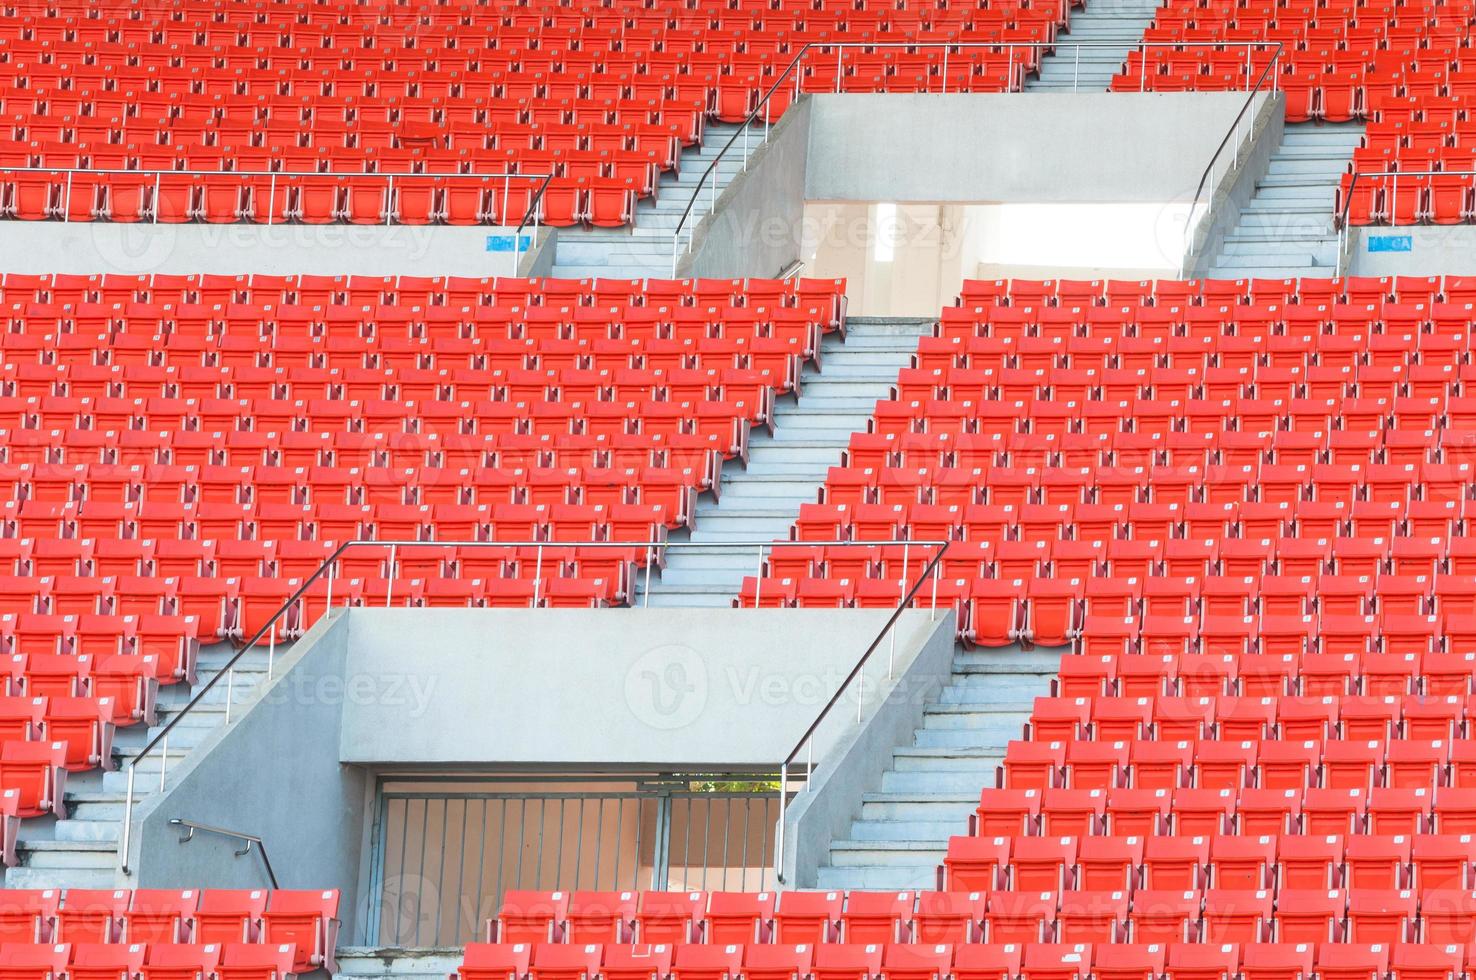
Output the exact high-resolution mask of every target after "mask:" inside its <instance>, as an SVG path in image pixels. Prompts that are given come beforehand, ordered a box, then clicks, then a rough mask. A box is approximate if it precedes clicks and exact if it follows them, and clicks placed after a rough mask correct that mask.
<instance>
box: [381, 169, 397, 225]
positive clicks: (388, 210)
mask: <svg viewBox="0 0 1476 980" xmlns="http://www.w3.org/2000/svg"><path fill="white" fill-rule="evenodd" d="M394 213H395V175H394V174H390V175H389V176H388V177H386V178H385V184H384V226H385V227H386V228H388V227H389V226H390V225H391V224H393V223H394V220H393V215H394Z"/></svg>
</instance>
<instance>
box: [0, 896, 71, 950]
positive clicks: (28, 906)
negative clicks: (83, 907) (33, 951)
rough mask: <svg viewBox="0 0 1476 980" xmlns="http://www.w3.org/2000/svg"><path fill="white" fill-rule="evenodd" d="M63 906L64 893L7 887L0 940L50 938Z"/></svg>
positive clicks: (17, 941) (1, 903)
mask: <svg viewBox="0 0 1476 980" xmlns="http://www.w3.org/2000/svg"><path fill="white" fill-rule="evenodd" d="M60 906H61V892H60V891H57V890H55V889H46V890H20V889H11V890H7V891H6V892H5V894H4V895H0V941H3V942H4V943H7V944H10V943H14V944H28V943H40V942H43V941H48V940H49V939H50V937H51V930H52V927H53V926H54V924H55V921H56V914H57V910H58V909H59V908H60Z"/></svg>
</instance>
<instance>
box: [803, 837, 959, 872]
mask: <svg viewBox="0 0 1476 980" xmlns="http://www.w3.org/2000/svg"><path fill="white" fill-rule="evenodd" d="M946 852H947V847H946V846H944V847H939V846H938V845H937V843H936V842H934V841H931V840H921V841H908V840H899V841H883V840H877V841H857V840H845V841H832V842H831V844H830V863H831V864H832V865H833V866H835V867H841V868H844V867H858V868H869V867H896V866H900V867H913V868H916V867H935V868H936V867H937V866H938V865H939V864H941V863H942V861H943V855H944V854H945V853H946Z"/></svg>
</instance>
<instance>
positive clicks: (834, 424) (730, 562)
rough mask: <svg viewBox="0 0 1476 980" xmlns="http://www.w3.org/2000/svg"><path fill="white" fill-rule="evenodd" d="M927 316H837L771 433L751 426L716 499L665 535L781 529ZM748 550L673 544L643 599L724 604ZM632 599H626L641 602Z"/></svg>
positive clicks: (903, 360)
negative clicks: (744, 461) (841, 319)
mask: <svg viewBox="0 0 1476 980" xmlns="http://www.w3.org/2000/svg"><path fill="white" fill-rule="evenodd" d="M933 322H934V321H933V320H931V319H895V318H890V319H872V318H861V317H852V318H850V319H849V320H847V321H846V338H845V341H844V342H842V341H841V338H840V336H839V334H835V333H832V334H830V335H828V336H827V337H826V338H825V339H824V341H823V342H822V343H821V356H820V368H819V371H818V373H817V372H816V370H815V369H814V367H813V366H811V367H810V368H809V369H807V371H806V373H805V376H804V379H803V383H802V385H801V391H800V396H799V398H797V399H796V398H793V397H786V398H783V399H780V400H779V401H778V403H777V405H776V406H775V410H774V414H775V417H776V426H775V431H774V434H773V435H772V436H771V435H769V434H768V433H767V432H765V431H762V430H758V429H755V430H754V431H753V434H752V437H751V441H750V443H749V461H748V468H747V470H744V469H743V468H742V466H741V464H739V463H737V462H733V461H730V462H729V463H728V464H727V465H726V466H725V467H724V468H723V475H722V480H723V483H722V493H721V495H720V497H719V499H718V500H713V499H712V498H711V497H710V496H704V497H703V499H702V501H701V502H700V503H699V505H698V508H697V521H696V529H695V530H694V531H692V532H691V534H690V535H686V534H682V533H680V532H678V533H674V534H673V535H672V540H673V541H691V542H694V543H719V542H723V541H773V540H775V539H779V540H783V539H787V538H788V537H789V528H790V526H791V525H792V524H793V523H794V519H795V517H796V516H797V515H798V513H799V507H800V504H804V503H810V502H813V501H814V500H816V499H817V497H816V495H817V493H818V490H819V487H820V485H821V484H822V483H824V482H825V474H826V470H828V469H829V468H830V467H832V466H838V465H840V461H841V450H843V449H844V448H845V447H846V445H847V443H849V442H850V438H851V433H853V432H857V431H860V430H862V429H865V428H866V421H867V419H868V418H869V417H870V416H871V413H872V410H873V409H874V408H875V407H876V403H877V401H878V400H879V399H883V398H886V397H888V395H889V394H890V391H891V388H892V386H893V385H895V384H896V383H897V372H898V370H900V369H901V368H903V367H906V366H907V364H909V363H910V361H911V358H912V355H913V353H914V352H915V351H916V350H917V340H918V338H919V337H920V336H922V335H923V334H924V333H927V332H929V331H931V330H932V327H933ZM757 569H758V555H757V553H756V552H745V553H742V554H739V553H737V552H735V551H732V550H724V549H720V548H713V549H706V548H701V549H699V548H677V549H672V550H671V551H669V552H668V553H667V566H666V569H665V570H664V571H663V572H662V574H661V575H660V576H659V577H657V578H653V579H652V582H651V595H650V602H649V604H650V605H652V606H705V607H724V606H727V605H728V604H729V603H730V602H731V601H732V599H733V597H734V596H736V595H737V594H738V590H739V587H740V586H741V585H742V582H743V577H744V576H745V575H754V574H757ZM641 601H642V600H641V599H639V598H638V599H637V600H636V602H638V603H639V602H641Z"/></svg>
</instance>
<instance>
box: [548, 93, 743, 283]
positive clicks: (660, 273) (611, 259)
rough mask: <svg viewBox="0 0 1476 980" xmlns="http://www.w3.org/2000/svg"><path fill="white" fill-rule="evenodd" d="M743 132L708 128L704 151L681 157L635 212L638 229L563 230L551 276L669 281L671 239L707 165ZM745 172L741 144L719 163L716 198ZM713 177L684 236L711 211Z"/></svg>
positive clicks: (716, 126) (723, 125)
mask: <svg viewBox="0 0 1476 980" xmlns="http://www.w3.org/2000/svg"><path fill="white" fill-rule="evenodd" d="M739 129H740V127H738V126H734V125H731V124H728V123H712V122H710V123H708V125H707V131H706V134H705V135H704V136H703V138H702V145H701V146H699V147H695V148H692V149H689V150H686V151H685V152H683V153H682V156H681V161H680V163H679V164H678V170H677V172H674V173H665V174H662V175H661V181H660V183H659V184H658V185H657V188H656V194H655V196H654V197H653V198H648V199H646V200H644V201H642V202H640V204H639V205H637V207H636V220H635V224H633V225H627V226H626V227H624V228H561V229H559V233H558V236H557V238H556V240H555V246H554V268H553V274H554V275H555V276H558V277H560V278H565V279H586V278H589V277H592V276H603V277H606V278H611V279H643V278H647V277H654V278H662V279H669V278H671V274H672V269H671V234H672V232H673V231H674V230H675V229H676V226H677V222H678V221H679V220H680V219H681V216H682V211H683V210H685V209H686V207H687V204H688V202H690V201H691V200H692V191H693V190H695V189H696V187H697V184H698V181H701V180H702V175H703V173H704V171H706V170H707V165H708V164H709V163H711V162H712V161H713V159H714V158H716V157H717V155H718V153H719V152H720V151H721V150H722V148H723V147H724V146H725V145H726V144H727V142H728V139H729V138H730V137H731V136H732V135H733V134H734V133H735V132H738V130H739ZM748 139H749V144H748V147H749V151H750V152H752V151H753V150H756V149H757V148H758V146H759V144H760V143H762V142H763V139H764V129H763V127H762V126H753V127H751V128H750V130H749V133H748ZM742 169H743V152H742V138H741V137H740V139H739V141H738V142H737V143H735V144H734V146H733V149H732V150H731V151H729V153H728V155H727V156H725V157H723V158H722V160H721V161H720V162H719V163H718V165H717V168H716V172H717V193H718V194H719V195H721V194H722V192H723V188H725V187H727V186H728V184H729V183H730V182H731V181H732V180H733V178H734V177H736V176H738V174H739V173H740V172H742ZM711 187H712V177H711V175H709V176H708V179H707V181H706V182H705V183H704V184H703V196H702V198H701V199H700V200H699V202H698V206H697V207H696V208H694V209H693V211H694V217H693V218H689V219H688V220H687V224H686V225H685V226H684V227H683V229H682V234H683V235H684V236H685V235H686V233H687V231H688V230H689V229H690V228H691V226H692V223H693V222H694V220H695V219H696V218H700V217H702V216H703V215H705V214H706V213H707V209H708V208H710V207H711V200H712V198H711V197H710V196H709V194H710V191H711Z"/></svg>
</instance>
